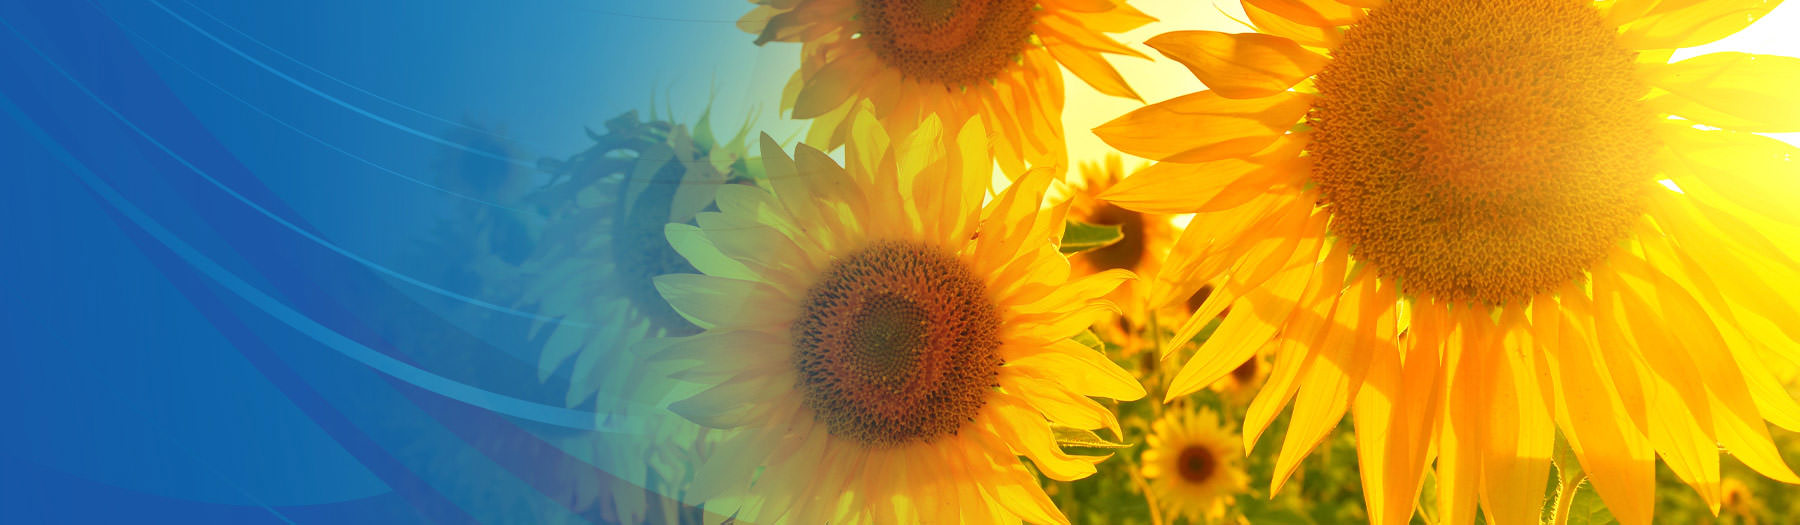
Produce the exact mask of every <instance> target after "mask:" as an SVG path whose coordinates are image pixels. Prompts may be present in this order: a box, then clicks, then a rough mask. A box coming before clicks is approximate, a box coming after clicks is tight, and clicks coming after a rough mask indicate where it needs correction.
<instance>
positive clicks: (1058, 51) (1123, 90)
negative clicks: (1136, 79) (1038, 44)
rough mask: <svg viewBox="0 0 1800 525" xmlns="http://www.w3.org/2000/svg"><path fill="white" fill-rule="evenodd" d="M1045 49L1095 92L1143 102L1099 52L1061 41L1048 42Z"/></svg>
mask: <svg viewBox="0 0 1800 525" xmlns="http://www.w3.org/2000/svg"><path fill="white" fill-rule="evenodd" d="M1044 48H1045V49H1048V50H1050V56H1053V57H1056V61H1057V62H1060V63H1062V65H1063V67H1065V68H1068V70H1069V72H1070V73H1074V74H1075V78H1079V79H1081V81H1082V82H1086V83H1087V85H1088V86H1091V87H1093V88H1094V90H1095V91H1099V92H1101V93H1105V94H1108V95H1112V96H1115V97H1124V98H1129V99H1132V100H1140V101H1141V100H1143V97H1139V96H1138V94H1137V91H1134V90H1132V89H1131V85H1129V84H1126V83H1125V77H1124V76H1123V75H1120V74H1119V70H1118V69H1115V68H1113V66H1112V64H1110V63H1108V62H1107V61H1106V59H1105V58H1104V57H1101V56H1100V52H1099V51H1094V50H1092V49H1088V48H1085V47H1081V46H1074V45H1068V44H1064V43H1062V42H1060V41H1052V42H1047V43H1045V44H1044Z"/></svg>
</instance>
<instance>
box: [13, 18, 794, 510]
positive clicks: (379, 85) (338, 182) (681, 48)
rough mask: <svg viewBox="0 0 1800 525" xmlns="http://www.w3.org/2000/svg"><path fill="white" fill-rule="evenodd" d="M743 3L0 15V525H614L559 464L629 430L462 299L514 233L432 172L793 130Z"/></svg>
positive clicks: (479, 295) (521, 328)
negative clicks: (479, 218)
mask: <svg viewBox="0 0 1800 525" xmlns="http://www.w3.org/2000/svg"><path fill="white" fill-rule="evenodd" d="M748 7H749V5H748V4H744V3H740V2H719V1H706V0H681V1H670V2H624V1H610V0H585V1H583V0H541V1H520V2H476V1H468V0H429V1H424V0H392V1H379V2H370V1H365V0H313V1H307V2H278V1H277V2H266V1H241V0H240V1H223V0H25V1H23V2H20V1H19V0H0V159H3V160H0V166H4V167H0V181H4V182H5V183H6V185H7V186H8V187H7V188H5V190H4V191H0V247H3V249H4V250H5V252H6V253H5V254H4V255H3V256H0V279H3V280H0V298H3V299H4V300H3V301H0V309H3V312H0V348H3V349H4V352H0V395H3V397H0V398H3V399H10V400H12V401H11V402H10V406H9V407H8V408H7V409H6V414H7V417H5V419H4V421H5V425H4V429H3V430H0V435H3V436H4V437H3V438H0V439H3V440H4V442H3V443H0V445H3V446H0V522H4V523H69V522H118V521H131V522H142V521H146V520H148V521H175V522H230V523H261V522H280V523H320V522H328V523H415V522H442V523H477V522H479V523H496V522H552V523H554V522H577V523H578V522H593V521H601V516H600V515H599V514H597V513H596V512H595V511H594V510H593V509H591V508H582V507H583V505H580V504H577V503H575V500H576V498H575V496H573V495H572V494H571V493H570V492H571V488H570V487H571V483H570V481H569V480H570V478H571V476H587V477H589V478H598V479H601V480H607V479H610V478H607V475H608V473H606V472H605V471H603V470H600V469H597V468H596V467H594V466H593V465H592V463H593V461H592V459H593V458H592V454H604V453H605V451H603V450H602V451H593V450H587V449H583V448H581V447H570V446H568V445H567V444H568V443H572V442H579V439H577V438H579V437H580V436H584V435H588V434H591V433H594V432H631V431H632V429H631V428H629V425H622V426H617V427H608V428H599V429H596V423H595V417H594V414H592V413H591V409H590V408H584V407H580V406H578V407H574V408H565V407H564V406H563V396H564V393H565V392H566V391H567V390H568V378H567V371H566V370H557V371H556V372H555V373H553V374H551V375H550V377H549V379H547V380H540V379H539V372H538V364H537V363H538V355H537V353H538V348H537V346H538V345H537V344H536V343H534V342H533V341H532V339H531V337H529V335H527V334H528V331H529V327H530V326H531V324H532V323H534V322H537V321H539V319H536V318H535V317H536V316H535V314H533V313H532V312H527V311H519V310H515V309H512V308H511V307H509V306H507V305H508V304H510V303H509V302H508V300H507V299H506V298H503V297H492V296H489V295H488V294H491V293H492V288H493V287H491V286H487V285H486V284H485V283H484V282H483V276H482V275H481V274H480V273H479V272H474V273H470V272H467V271H460V272H459V271H457V270H456V266H457V263H458V257H463V256H464V255H463V253H464V252H465V251H466V250H463V249H462V248H461V247H458V246H456V245H455V244H456V241H457V239H443V238H440V237H434V233H433V232H434V231H436V229H437V228H439V227H440V226H441V225H442V224H444V223H445V222H446V221H454V220H457V217H458V216H459V214H462V213H465V212H467V211H468V210H471V209H484V212H483V213H488V214H493V215H495V216H500V217H504V216H507V214H511V213H518V210H514V209H511V208H509V207H508V206H507V205H505V204H501V203H499V200H498V199H494V198H491V197H490V196H489V195H484V194H483V192H482V191H480V190H481V189H482V187H481V185H479V184H477V185H473V186H471V185H469V184H466V183H464V184H454V182H456V181H455V180H452V179H451V178H450V177H449V176H448V175H447V172H455V171H459V170H460V171H462V172H467V171H468V170H469V165H470V164H469V163H471V162H474V163H475V164H476V165H480V166H487V167H486V168H483V169H493V170H502V171H504V170H517V171H523V172H530V171H532V169H533V166H535V165H536V162H537V159H538V158H540V157H566V156H568V155H572V154H575V153H578V152H579V151H581V150H582V149H583V148H585V147H586V146H587V145H589V144H591V141H589V140H588V139H587V138H586V137H585V135H584V134H583V132H582V130H583V128H584V127H593V128H598V127H600V125H601V124H602V123H603V122H604V121H605V120H607V119H609V118H612V117H614V116H617V115H618V114H620V113H622V112H625V111H628V110H633V109H635V110H638V111H640V112H647V111H649V110H651V109H652V104H654V106H655V107H656V109H657V110H658V111H660V112H661V114H662V115H664V116H665V117H667V116H668V115H669V114H670V113H673V115H674V120H676V121H678V122H680V121H686V122H692V121H693V119H695V118H696V117H697V115H698V114H699V113H700V112H701V111H702V110H703V109H704V108H706V107H709V106H710V107H711V108H712V114H713V118H714V119H715V120H717V121H721V124H720V125H719V127H721V128H726V129H725V131H732V130H734V129H735V127H736V126H738V125H739V124H740V123H742V122H744V120H745V119H746V118H751V117H758V118H759V119H758V120H756V121H754V122H755V123H756V126H757V128H758V129H762V130H767V131H770V132H771V133H773V134H776V135H777V136H782V135H783V134H791V133H792V132H793V131H794V129H793V125H792V124H790V123H782V122H779V121H777V120H776V119H775V118H774V114H775V108H774V107H773V106H774V101H775V100H776V97H777V93H778V91H779V89H780V87H781V84H782V82H783V81H784V80H785V77H786V75H787V74H789V73H790V72H791V71H792V70H793V69H792V68H793V67H794V66H793V64H792V63H790V62H784V58H783V57H786V56H788V55H793V54H794V50H792V49H786V50H771V49H759V48H757V47H755V46H751V45H749V41H750V36H749V35H746V34H743V33H741V32H740V31H738V30H737V29H736V27H735V26H734V24H733V22H734V21H735V19H736V18H737V17H738V16H740V15H742V13H743V12H745V11H746V10H747V9H748ZM786 60H788V61H791V60H792V59H791V58H788V59H786ZM727 134H729V133H727ZM494 144H501V145H504V147H489V146H491V145H494ZM471 159H472V160H471ZM603 482H604V481H603ZM612 482H617V480H616V479H614V480H612Z"/></svg>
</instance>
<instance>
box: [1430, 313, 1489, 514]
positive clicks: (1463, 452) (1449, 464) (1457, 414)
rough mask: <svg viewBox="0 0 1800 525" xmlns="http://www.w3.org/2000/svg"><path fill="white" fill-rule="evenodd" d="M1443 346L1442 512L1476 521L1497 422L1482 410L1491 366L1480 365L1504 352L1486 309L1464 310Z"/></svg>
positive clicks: (1439, 480)
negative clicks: (1485, 450)
mask: <svg viewBox="0 0 1800 525" xmlns="http://www.w3.org/2000/svg"><path fill="white" fill-rule="evenodd" d="M1458 315H1459V316H1460V317H1461V318H1460V319H1458V323H1457V327H1456V328H1455V329H1454V330H1453V331H1452V332H1451V334H1450V338H1449V340H1448V341H1446V343H1448V344H1447V345H1446V346H1445V349H1444V358H1445V360H1444V366H1445V369H1446V371H1445V374H1444V375H1445V378H1446V381H1445V383H1444V414H1443V416H1440V417H1441V419H1439V421H1440V422H1442V425H1443V426H1442V428H1440V429H1439V430H1438V439H1437V446H1438V454H1437V489H1438V496H1437V502H1438V517H1439V519H1442V520H1443V522H1444V523H1448V524H1456V525H1466V524H1469V523H1474V522H1475V503H1476V500H1477V498H1476V497H1477V494H1478V490H1477V488H1478V487H1479V485H1480V483H1481V481H1480V480H1481V459H1482V449H1481V439H1482V434H1483V433H1484V432H1486V431H1487V430H1489V429H1487V428H1486V426H1487V425H1488V424H1492V423H1494V422H1495V420H1494V419H1489V418H1490V417H1492V416H1491V415H1490V414H1487V413H1486V412H1484V411H1482V410H1481V403H1482V398H1483V395H1484V392H1483V389H1484V387H1485V383H1486V382H1488V381H1489V379H1491V378H1489V377H1484V376H1486V375H1488V374H1492V373H1493V371H1492V370H1488V369H1487V368H1486V367H1484V366H1482V365H1483V364H1484V362H1485V361H1486V359H1487V357H1489V356H1488V355H1487V354H1493V353H1497V352H1500V351H1501V350H1500V349H1499V348H1495V347H1494V346H1495V345H1493V344H1492V341H1490V337H1491V334H1490V333H1489V332H1490V331H1491V330H1492V327H1491V326H1489V321H1488V320H1487V319H1485V316H1486V312H1470V311H1467V310H1464V311H1463V312H1461V313H1459V314H1458Z"/></svg>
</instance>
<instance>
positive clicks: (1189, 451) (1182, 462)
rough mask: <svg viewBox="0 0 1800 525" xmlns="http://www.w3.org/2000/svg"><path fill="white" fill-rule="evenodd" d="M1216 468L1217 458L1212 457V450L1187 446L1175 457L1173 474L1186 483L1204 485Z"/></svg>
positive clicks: (1217, 465) (1197, 446)
mask: <svg viewBox="0 0 1800 525" xmlns="http://www.w3.org/2000/svg"><path fill="white" fill-rule="evenodd" d="M1218 467H1219V458H1216V457H1213V452H1212V450H1210V449H1208V448H1206V447H1203V446H1199V445H1188V446H1187V447H1186V448H1183V449H1181V455H1179V456H1176V457H1175V472H1176V473H1177V474H1180V475H1181V479H1182V480H1184V481H1187V482H1188V483H1206V481H1207V480H1209V479H1212V476H1213V470H1215V469H1217V468H1218Z"/></svg>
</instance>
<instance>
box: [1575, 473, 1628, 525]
mask: <svg viewBox="0 0 1800 525" xmlns="http://www.w3.org/2000/svg"><path fill="white" fill-rule="evenodd" d="M1583 489H1586V490H1583ZM1617 523H1619V520H1618V519H1617V518H1614V517H1613V515H1612V511H1610V510H1607V509H1606V502H1604V501H1601V500H1600V493H1598V492H1595V491H1594V489H1593V487H1589V486H1588V484H1587V482H1586V481H1583V482H1581V484H1580V485H1576V486H1575V502H1574V503H1572V504H1570V505H1569V521H1568V525H1614V524H1617Z"/></svg>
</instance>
